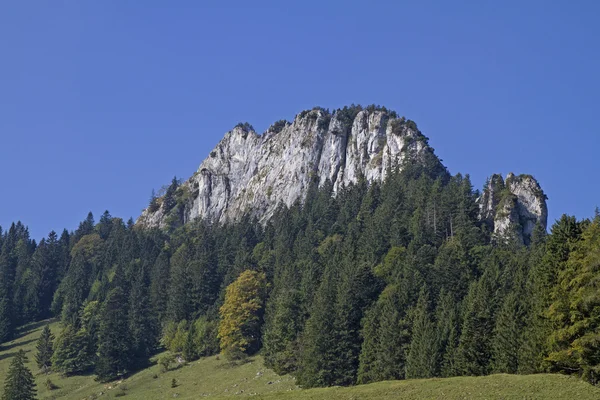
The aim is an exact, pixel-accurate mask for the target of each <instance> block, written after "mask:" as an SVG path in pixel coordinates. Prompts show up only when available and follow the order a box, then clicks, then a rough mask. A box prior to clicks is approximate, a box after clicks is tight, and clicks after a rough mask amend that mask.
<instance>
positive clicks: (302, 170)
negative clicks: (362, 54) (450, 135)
mask: <svg viewBox="0 0 600 400" xmlns="http://www.w3.org/2000/svg"><path fill="white" fill-rule="evenodd" d="M412 163H427V164H428V165H429V166H430V167H431V166H432V165H433V166H434V167H435V168H440V170H445V169H444V167H443V165H442V164H441V162H440V160H439V159H438V158H437V157H436V156H435V155H434V152H433V149H432V148H431V147H429V145H428V144H427V138H426V137H425V136H423V135H422V134H421V133H420V132H419V131H418V129H417V127H416V125H415V124H414V123H413V122H412V121H407V120H405V119H404V118H397V117H396V114H395V113H393V112H389V111H388V110H386V109H385V108H375V107H370V108H368V109H364V110H363V109H359V108H352V107H351V108H344V109H343V110H337V111H335V112H334V113H329V112H327V111H325V110H322V109H313V110H311V111H304V112H302V113H300V114H298V115H297V116H296V118H295V119H294V121H293V122H292V123H289V122H287V121H279V122H277V123H275V124H274V125H272V126H271V127H270V128H269V129H268V130H267V131H266V132H265V133H263V134H262V135H259V134H257V133H256V132H255V131H254V130H253V129H252V127H251V126H250V125H247V124H244V125H238V126H236V127H235V128H234V129H233V130H231V131H229V132H227V134H226V135H225V137H224V138H223V139H222V140H221V142H220V143H219V144H218V145H217V146H216V147H215V149H214V150H213V151H212V152H211V153H210V155H209V157H207V158H206V159H205V160H204V161H203V162H202V164H201V165H200V167H199V168H198V170H197V171H196V173H194V175H193V176H192V177H191V178H190V179H189V180H187V181H186V182H184V183H183V184H182V185H181V188H180V198H179V199H178V203H179V204H180V206H178V208H177V209H176V211H177V212H176V213H174V211H173V210H171V208H170V207H169V206H168V205H167V204H166V203H168V202H165V201H164V199H159V200H158V201H157V203H156V204H155V205H154V207H149V208H148V209H146V210H144V212H143V213H142V215H141V216H140V217H139V219H138V221H137V224H138V225H141V226H144V227H160V228H164V227H166V226H168V225H169V222H170V220H171V219H172V218H177V219H179V220H181V221H183V222H184V223H187V222H189V221H192V220H193V219H195V218H204V219H208V220H210V221H212V222H227V221H235V220H237V219H239V218H241V217H242V216H243V215H248V214H249V215H251V216H254V217H256V218H258V219H259V221H261V222H266V221H267V220H268V219H269V218H271V216H272V215H273V213H274V212H275V210H276V208H277V207H278V206H279V205H280V204H281V203H283V204H285V205H286V206H291V205H292V204H293V203H294V202H296V201H298V200H299V201H303V200H304V198H305V196H306V193H307V190H308V188H309V186H310V185H311V183H316V184H318V185H319V186H322V185H324V184H325V183H326V182H331V184H332V185H333V191H334V194H335V193H337V192H339V190H340V189H341V188H342V187H344V186H345V185H349V184H352V183H356V182H357V181H358V180H359V179H361V178H362V177H364V178H365V179H366V180H367V181H369V182H372V181H381V180H384V179H385V177H386V174H387V173H389V171H391V170H394V169H396V168H398V169H402V168H403V167H404V166H406V165H410V164H412ZM479 204H480V218H481V219H482V220H483V221H485V222H486V223H488V224H489V226H490V228H491V229H492V230H493V232H494V233H495V234H496V235H504V234H506V233H508V232H509V231H512V230H516V231H517V235H518V236H519V237H520V239H521V240H523V241H525V242H527V241H528V240H529V237H530V236H531V232H532V231H533V228H534V226H535V224H536V223H537V222H540V223H541V224H542V225H543V226H544V227H546V220H547V210H546V201H545V196H544V194H543V192H542V190H541V188H540V186H539V184H538V183H537V181H535V179H533V178H532V177H529V176H518V177H516V176H514V175H512V174H510V175H508V176H507V178H506V181H505V180H504V179H503V178H502V176H500V175H494V176H492V178H491V179H490V181H489V184H488V186H487V187H486V188H485V189H484V191H483V193H482V196H481V197H480V199H479ZM174 214H176V215H174Z"/></svg>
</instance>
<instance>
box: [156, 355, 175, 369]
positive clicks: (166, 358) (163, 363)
mask: <svg viewBox="0 0 600 400" xmlns="http://www.w3.org/2000/svg"><path fill="white" fill-rule="evenodd" d="M174 362H175V354H171V353H168V354H165V355H163V356H161V357H160V358H159V359H158V365H160V370H161V372H167V371H169V370H170V369H171V364H173V363H174Z"/></svg>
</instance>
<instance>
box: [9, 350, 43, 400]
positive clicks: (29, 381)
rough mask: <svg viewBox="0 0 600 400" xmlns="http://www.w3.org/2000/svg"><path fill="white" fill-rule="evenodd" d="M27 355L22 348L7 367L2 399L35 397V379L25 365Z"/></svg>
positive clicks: (28, 399)
mask: <svg viewBox="0 0 600 400" xmlns="http://www.w3.org/2000/svg"><path fill="white" fill-rule="evenodd" d="M26 361H27V356H26V355H25V351H24V350H23V349H21V350H19V352H18V353H17V355H15V356H14V357H13V359H12V361H11V363H10V367H9V368H8V374H7V375H6V380H5V381H4V394H3V395H2V400H33V399H35V393H36V390H35V380H34V379H33V374H32V373H31V371H30V370H29V368H27V366H26V365H25V362H26Z"/></svg>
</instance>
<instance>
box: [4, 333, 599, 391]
mask: <svg viewBox="0 0 600 400" xmlns="http://www.w3.org/2000/svg"><path fill="white" fill-rule="evenodd" d="M42 327H43V324H37V325H33V326H31V327H29V329H26V330H25V331H24V332H23V333H22V334H21V336H20V337H19V338H18V339H17V340H15V341H14V342H12V343H7V344H5V345H4V346H3V347H2V348H0V380H1V381H4V377H5V376H6V371H7V369H8V365H9V364H10V359H11V357H12V356H13V355H14V354H15V353H16V351H18V350H19V349H21V348H22V349H24V350H25V351H26V352H27V355H28V357H29V368H30V369H31V370H32V371H37V368H35V363H34V357H35V341H36V339H37V337H38V336H39V334H40V332H41V329H42ZM51 328H52V330H53V332H54V333H55V334H56V333H58V330H59V326H58V324H56V323H54V324H52V325H51ZM47 378H50V379H51V380H52V382H53V383H55V384H56V385H58V386H59V389H57V390H53V391H48V390H47V389H46V387H45V385H44V382H45V381H46V379H47ZM173 379H176V380H177V382H178V386H177V387H176V388H171V381H172V380H173ZM36 382H37V385H38V386H37V389H38V398H40V399H65V400H79V399H93V398H98V399H110V398H115V397H117V396H116V395H118V394H119V395H122V394H125V396H124V397H123V398H124V399H132V400H134V399H138V400H142V399H143V400H152V399H172V398H179V399H200V398H203V397H211V398H230V397H232V396H233V397H246V396H252V397H254V398H257V399H265V400H269V399H284V400H286V399H289V400H294V399H298V400H309V399H311V400H313V399H314V400H318V399H355V400H358V399H577V400H586V399H600V389H598V388H595V387H593V386H591V385H589V384H587V383H584V382H581V381H580V380H578V379H575V378H570V377H566V376H560V375H530V376H515V375H492V376H487V377H461V378H448V379H427V380H409V381H394V382H379V383H375V384H371V385H363V386H356V387H351V388H327V389H313V390H300V389H298V388H297V387H296V386H295V383H294V379H293V378H292V377H290V376H283V377H281V376H277V375H275V374H274V373H273V372H272V371H270V370H268V369H266V368H264V366H263V365H262V360H261V358H260V357H255V358H253V359H251V361H250V362H248V363H246V364H244V365H240V366H236V367H230V366H229V365H228V364H227V363H226V362H224V361H223V360H218V359H217V358H216V357H210V358H205V359H202V360H199V361H196V362H193V363H191V364H189V365H187V366H184V367H182V368H179V369H177V370H174V371H170V372H167V373H165V374H161V373H160V372H159V367H158V366H156V365H155V366H152V367H150V368H148V369H145V370H143V371H141V372H139V373H137V374H135V375H133V376H131V377H129V378H128V379H127V380H126V381H125V382H122V383H119V384H112V385H110V384H109V385H106V384H101V383H98V382H96V381H94V379H93V376H77V377H71V378H61V377H60V376H59V375H57V374H51V375H48V376H47V375H36ZM1 391H2V389H0V392H1ZM100 393H103V394H102V395H100V396H99V394H100Z"/></svg>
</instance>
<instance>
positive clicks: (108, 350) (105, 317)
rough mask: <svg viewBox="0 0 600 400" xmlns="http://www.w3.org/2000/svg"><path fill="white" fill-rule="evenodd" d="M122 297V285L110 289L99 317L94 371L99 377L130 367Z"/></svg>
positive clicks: (104, 378) (113, 375)
mask: <svg viewBox="0 0 600 400" xmlns="http://www.w3.org/2000/svg"><path fill="white" fill-rule="evenodd" d="M126 301H127V299H126V297H125V294H124V293H123V289H121V288H120V287H118V286H117V287H116V288H114V289H112V290H111V291H110V292H109V294H108V297H107V298H106V301H105V302H104V305H103V306H102V312H101V317H100V329H99V332H98V361H97V363H96V375H97V376H98V379H99V380H101V381H104V382H106V381H110V380H113V379H116V378H118V377H119V376H123V375H125V374H127V373H128V372H129V371H130V370H131V366H132V365H131V344H130V340H129V339H130V337H129V330H128V324H127V311H126V309H125V307H123V305H124V304H126Z"/></svg>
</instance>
